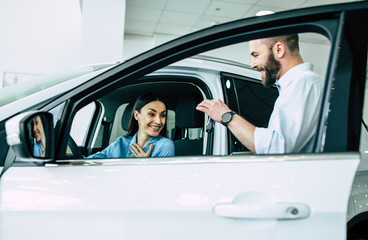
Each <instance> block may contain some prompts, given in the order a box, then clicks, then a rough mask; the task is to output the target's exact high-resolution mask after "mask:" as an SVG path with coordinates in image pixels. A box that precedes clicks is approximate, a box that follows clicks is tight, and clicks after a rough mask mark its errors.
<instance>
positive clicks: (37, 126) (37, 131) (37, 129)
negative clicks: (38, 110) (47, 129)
mask: <svg viewBox="0 0 368 240" xmlns="http://www.w3.org/2000/svg"><path fill="white" fill-rule="evenodd" d="M33 133H34V136H35V138H36V141H37V142H39V141H41V139H42V137H43V136H44V132H43V126H42V122H41V118H40V117H39V116H37V117H35V118H34V119H33Z"/></svg>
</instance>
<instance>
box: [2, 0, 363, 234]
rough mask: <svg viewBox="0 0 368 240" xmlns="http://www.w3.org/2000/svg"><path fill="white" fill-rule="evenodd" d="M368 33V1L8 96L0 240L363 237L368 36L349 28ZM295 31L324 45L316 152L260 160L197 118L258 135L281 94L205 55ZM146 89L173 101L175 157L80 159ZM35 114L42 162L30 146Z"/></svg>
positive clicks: (166, 48)
mask: <svg viewBox="0 0 368 240" xmlns="http://www.w3.org/2000/svg"><path fill="white" fill-rule="evenodd" d="M367 21H368V2H358V3H352V4H340V5H330V6H322V7H315V8H308V9H300V10H295V11H288V12H281V13H278V14H274V15H268V16H263V17H255V18H249V19H243V20H239V21H235V22H231V23H226V24H223V25H218V26H214V27H211V28H208V29H205V30H201V31H198V32H195V33H192V34H189V35H186V36H183V37H181V38H178V39H176V40H174V41H171V42H169V43H166V44H163V45H161V46H159V47H157V48H155V49H152V50H150V51H147V52H145V53H143V54H141V55H139V56H137V57H134V58H132V59H130V60H128V61H126V62H124V63H120V64H115V65H108V64H106V65H98V66H94V67H84V68H81V69H79V70H77V73H76V75H70V76H67V75H64V76H62V77H60V78H48V77H46V78H45V81H40V84H39V85H37V83H36V86H34V87H35V89H36V88H38V87H40V86H42V89H43V90H41V91H39V90H40V89H38V92H35V91H34V92H27V91H26V90H27V89H28V88H26V89H24V90H22V89H20V88H18V92H17V95H16V97H15V98H13V99H11V98H12V97H14V94H10V93H9V94H8V95H7V97H4V98H2V99H0V103H1V106H0V113H1V116H0V169H1V178H0V181H1V188H0V214H1V215H0V229H1V230H0V239H5V240H7V239H26V238H28V239H29V238H31V239H146V238H147V239H160V240H161V239H262V240H263V239H279V240H286V239H301V240H303V239H305V240H307V239H308V240H310V239H313V240H318V239H323V240H325V239H334V240H336V239H341V240H342V239H347V238H348V239H368V231H367V230H366V226H367V224H368V220H367V219H368V211H367V210H368V206H367V200H368V197H367V196H368V189H367V186H368V174H367V170H368V163H367V157H366V156H367V153H366V151H368V146H367V137H368V134H367V127H366V124H365V123H366V122H367V121H368V116H367V113H366V111H365V109H366V106H365V107H363V106H364V104H365V103H368V98H367V97H366V99H364V92H365V84H366V81H367V75H366V74H367V72H366V71H367V41H368V31H366V30H365V28H364V27H361V26H360V25H362V24H356V23H366V22H367ZM290 33H299V34H300V35H301V36H305V34H307V36H309V35H308V34H310V33H313V34H315V35H320V36H322V37H323V38H326V39H328V40H329V41H328V42H329V45H328V47H327V48H328V54H325V55H324V54H322V52H321V55H320V56H314V58H315V60H316V61H317V60H319V59H325V67H324V68H325V69H324V71H323V73H322V75H323V76H324V78H325V85H324V95H323V103H322V107H321V109H320V112H319V113H316V114H320V116H321V117H320V121H319V125H318V138H317V141H316V142H315V147H314V151H313V153H308V154H301V153H291V154H273V155H255V154H252V153H251V152H250V151H249V150H248V149H246V148H245V147H244V146H243V145H241V144H240V143H239V142H238V140H237V139H236V138H235V137H234V136H233V135H232V134H231V133H230V132H229V131H228V130H227V128H225V127H224V126H222V125H220V124H217V123H216V124H213V122H211V121H209V120H208V117H207V116H205V115H203V114H202V113H200V112H198V111H196V110H195V108H194V107H193V106H196V104H197V103H198V102H200V101H201V100H203V99H205V98H209V99H221V100H223V101H224V102H226V103H227V104H228V105H229V106H230V108H231V109H233V110H236V111H237V112H238V113H239V114H240V115H242V116H244V117H245V118H247V119H248V120H249V121H251V122H252V123H253V124H255V125H257V126H267V124H268V119H269V116H270V114H271V112H272V109H273V104H274V101H275V99H276V98H277V96H278V91H277V89H276V88H275V87H270V88H264V87H263V86H262V85H261V80H260V74H259V73H258V72H257V71H255V70H254V69H251V68H250V67H249V65H246V64H240V63H234V62H232V61H229V60H221V59H218V58H213V57H206V56H205V55H208V54H209V53H213V52H216V51H220V52H221V50H222V49H223V48H228V47H230V48H231V47H233V46H237V44H240V43H241V44H243V43H245V44H246V43H247V42H248V41H249V40H252V39H257V38H262V37H269V36H272V35H284V34H290ZM315 42H316V41H315ZM247 51H248V49H244V54H247ZM82 69H83V70H82ZM47 79H49V81H47ZM55 79H58V80H55ZM59 81H60V83H59ZM49 82H51V83H53V84H51V85H52V86H51V85H50V86H45V83H49ZM14 88H16V87H14ZM5 91H7V92H10V88H9V89H6V88H3V89H0V96H5V95H2V94H3V92H5ZM13 91H14V90H13ZM146 91H154V92H158V93H159V94H160V95H163V96H164V97H165V98H166V100H167V101H168V109H169V111H168V119H167V128H168V134H167V137H168V138H171V139H172V140H173V141H174V143H175V152H176V156H175V157H166V158H164V157H162V158H119V159H118V158H116V159H85V158H84V157H85V156H88V155H90V154H92V153H94V152H96V151H99V150H101V149H103V148H104V147H106V146H107V145H108V144H110V143H111V142H113V141H115V139H116V138H117V137H119V136H121V135H124V134H125V133H126V114H127V113H129V105H130V104H131V103H133V102H134V101H135V99H136V98H137V96H138V95H140V94H141V93H143V92H146ZM366 95H368V94H366ZM35 116H40V117H41V120H42V122H43V123H44V128H45V133H46V138H47V145H46V146H47V148H46V155H45V157H37V156H35V155H33V153H32V151H31V149H30V143H29V141H28V140H29V139H30V135H31V133H30V131H29V128H28V127H29V123H30V122H29V121H30V119H33V118H34V117H35ZM9 145H10V146H11V147H9Z"/></svg>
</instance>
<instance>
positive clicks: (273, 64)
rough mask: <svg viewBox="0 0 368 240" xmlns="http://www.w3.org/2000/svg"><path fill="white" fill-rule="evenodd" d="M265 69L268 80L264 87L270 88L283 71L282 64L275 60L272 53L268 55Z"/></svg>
mask: <svg viewBox="0 0 368 240" xmlns="http://www.w3.org/2000/svg"><path fill="white" fill-rule="evenodd" d="M263 69H264V71H265V73H266V76H265V77H266V79H265V81H264V83H263V85H264V86H265V87H269V86H271V85H273V84H274V83H275V82H276V80H277V79H276V78H277V75H278V74H279V72H280V69H281V64H280V62H279V61H277V60H276V59H275V57H274V55H273V53H272V52H271V53H270V54H269V55H268V59H267V62H266V64H265V66H264V67H263Z"/></svg>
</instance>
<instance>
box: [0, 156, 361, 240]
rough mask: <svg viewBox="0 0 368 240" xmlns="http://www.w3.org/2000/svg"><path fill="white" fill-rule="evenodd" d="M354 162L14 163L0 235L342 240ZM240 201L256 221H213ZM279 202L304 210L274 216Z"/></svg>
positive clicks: (321, 158) (244, 158) (263, 158)
mask: <svg viewBox="0 0 368 240" xmlns="http://www.w3.org/2000/svg"><path fill="white" fill-rule="evenodd" d="M336 156H338V158H336ZM77 163H79V164H80V166H78V164H77ZM358 164H359V155H358V154H354V153H351V154H334V155H328V154H314V155H313V154H310V155H292V156H290V155H289V156H254V155H253V156H248V155H243V156H240V155H238V156H223V157H215V156H211V157H188V158H180V157H175V158H155V159H150V160H146V159H142V160H129V159H121V160H120V159H114V160H99V161H96V160H88V161H79V162H75V165H73V164H71V165H63V164H60V165H57V164H49V165H46V167H36V166H35V167H21V166H13V167H12V168H10V169H9V170H8V171H7V172H6V173H5V174H4V175H3V176H2V181H1V183H2V185H1V191H2V194H1V221H2V222H1V226H2V230H1V235H0V238H1V239H3V240H8V239H26V238H29V236H32V239H68V238H69V239H123V238H124V239H147V238H149V239H160V240H161V239H279V240H281V239H282V240H285V239H300V240H303V239H305V240H307V239H308V240H310V239H314V240H318V239H321V240H322V239H323V240H325V239H341V240H343V239H345V233H346V229H345V228H341V226H345V222H346V211H347V210H346V206H347V204H348V197H349V192H350V187H351V184H352V181H353V178H354V175H355V171H356V169H357V166H358ZM342 172H343V173H344V174H341V173H342ZM66 173H67V174H66ZM326 176H327V177H326ZM236 198H237V201H236V203H237V204H240V205H241V206H243V207H246V208H247V207H248V209H250V210H252V211H253V212H250V214H253V215H252V217H253V218H249V219H236V218H224V217H219V216H216V214H215V213H214V211H215V210H216V205H217V204H230V203H232V202H233V201H234V199H236ZM275 204H285V206H286V208H285V209H288V208H289V207H293V206H295V205H294V204H302V205H304V206H306V207H307V208H309V211H310V213H309V216H307V217H306V218H302V219H275V218H271V217H272V214H273V210H275V209H274V208H275V206H276V205H275ZM266 210H267V211H266ZM245 214H247V212H245ZM258 217H260V218H259V219H258ZM158 220H159V221H158ZM102 226H103V227H102Z"/></svg>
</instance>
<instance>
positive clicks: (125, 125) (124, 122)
mask: <svg viewBox="0 0 368 240" xmlns="http://www.w3.org/2000/svg"><path fill="white" fill-rule="evenodd" d="M132 111H133V103H129V104H128V105H127V106H126V107H125V109H124V112H123V116H122V117H121V127H122V128H123V129H124V130H125V131H128V128H129V120H130V116H131V114H132Z"/></svg>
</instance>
